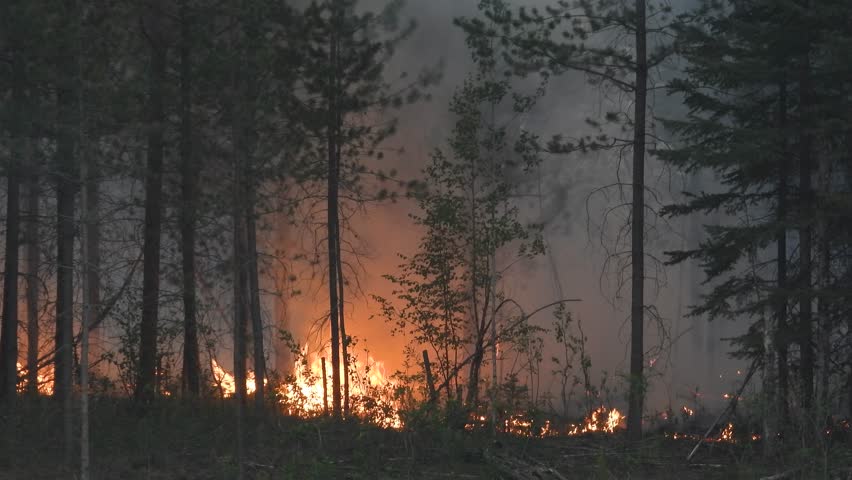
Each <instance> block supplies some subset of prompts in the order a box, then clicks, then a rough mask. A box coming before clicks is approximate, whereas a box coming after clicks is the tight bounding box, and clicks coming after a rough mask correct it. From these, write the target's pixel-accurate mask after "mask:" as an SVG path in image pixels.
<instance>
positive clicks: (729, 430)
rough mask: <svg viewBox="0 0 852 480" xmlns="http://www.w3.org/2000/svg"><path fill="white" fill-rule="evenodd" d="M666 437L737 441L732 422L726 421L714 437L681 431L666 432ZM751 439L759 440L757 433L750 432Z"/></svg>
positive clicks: (708, 440) (722, 441) (719, 441)
mask: <svg viewBox="0 0 852 480" xmlns="http://www.w3.org/2000/svg"><path fill="white" fill-rule="evenodd" d="M665 437H666V438H670V439H672V440H690V441H700V440H703V441H704V442H707V443H737V439H736V438H735V436H734V424H733V423H730V422H728V423H727V424H726V425H725V427H724V428H722V430H721V431H720V432H719V434H718V435H717V436H715V437H707V438H703V439H702V437H701V436H700V435H696V434H691V433H682V432H673V433H666V434H665ZM748 438H749V439H751V441H753V442H756V441H758V440H760V435H759V434H756V433H755V434H751V435H749V437H748Z"/></svg>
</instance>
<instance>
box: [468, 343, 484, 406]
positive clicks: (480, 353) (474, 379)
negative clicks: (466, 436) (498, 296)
mask: <svg viewBox="0 0 852 480" xmlns="http://www.w3.org/2000/svg"><path fill="white" fill-rule="evenodd" d="M484 359H485V331H484V330H483V329H481V328H480V329H479V330H478V331H477V333H476V343H475V344H474V350H473V357H472V358H471V360H470V370H469V371H468V379H467V399H466V402H465V403H466V404H467V406H468V408H471V409H473V408H476V405H477V403H479V375H480V373H481V371H482V361H483V360H484Z"/></svg>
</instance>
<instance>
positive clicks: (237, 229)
mask: <svg viewBox="0 0 852 480" xmlns="http://www.w3.org/2000/svg"><path fill="white" fill-rule="evenodd" d="M234 108H237V109H239V108H241V107H238V106H234ZM237 115H239V114H237ZM237 122H239V121H237ZM239 125H240V123H237V128H235V129H234V139H235V152H234V153H235V162H234V174H235V175H234V197H235V198H234V213H233V224H234V384H235V388H236V401H237V405H236V408H237V464H238V469H239V472H238V475H239V478H243V476H244V472H243V462H244V459H245V446H244V436H245V433H244V423H245V403H246V397H247V391H246V376H247V375H246V326H247V324H248V322H247V321H246V314H247V313H248V312H247V310H248V309H247V305H246V300H247V299H246V282H247V278H246V276H247V275H246V265H245V263H246V255H245V253H246V252H245V250H246V248H245V233H246V226H245V215H244V210H243V208H242V195H241V192H242V191H243V188H242V182H243V180H242V168H243V165H242V162H241V161H240V159H241V158H242V151H241V150H240V149H241V148H242V147H243V145H242V142H241V141H240V140H238V136H241V135H242V131H241V129H240V127H239Z"/></svg>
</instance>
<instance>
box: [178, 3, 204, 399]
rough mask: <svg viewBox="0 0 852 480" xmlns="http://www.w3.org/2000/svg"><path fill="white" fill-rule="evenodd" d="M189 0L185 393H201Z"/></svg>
mask: <svg viewBox="0 0 852 480" xmlns="http://www.w3.org/2000/svg"><path fill="white" fill-rule="evenodd" d="M190 15H191V13H190V11H189V0H182V2H181V6H180V18H181V40H180V41H181V44H180V109H181V110H180V117H181V125H180V129H181V132H180V157H181V170H180V175H181V204H180V220H179V221H180V245H181V273H182V282H183V291H182V294H183V370H182V377H183V382H182V383H181V386H182V388H183V393H184V394H186V395H189V396H192V397H197V396H198V395H199V394H200V393H201V373H200V372H201V356H200V354H199V350H198V320H197V317H196V315H197V305H196V293H195V216H196V204H197V201H198V199H197V196H198V188H197V184H198V179H197V178H198V175H199V171H198V167H197V162H196V161H195V156H194V155H195V153H194V151H193V129H192V83H193V78H192V65H191V63H190V62H191V57H190V55H191V53H190V48H191V47H190V45H191V42H192V24H191V21H192V19H191V17H190Z"/></svg>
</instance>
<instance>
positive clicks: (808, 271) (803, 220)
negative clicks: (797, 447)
mask: <svg viewBox="0 0 852 480" xmlns="http://www.w3.org/2000/svg"><path fill="white" fill-rule="evenodd" d="M809 62H810V57H809V55H808V54H807V53H806V54H805V55H804V56H803V60H802V63H803V64H802V65H801V72H800V79H799V97H800V105H799V108H800V122H801V124H800V127H799V128H800V132H801V133H800V135H801V137H800V139H799V195H800V205H801V210H800V218H799V222H800V225H799V288H800V290H801V296H800V299H799V328H798V330H799V332H798V341H799V350H800V352H801V365H800V369H799V373H800V381H801V395H802V412H803V415H804V416H806V417H809V416H810V415H812V414H813V411H812V407H813V396H814V352H813V346H812V342H813V315H812V293H811V289H812V286H813V285H812V282H811V276H812V261H811V254H812V253H811V250H812V248H813V246H812V231H811V221H812V220H811V219H812V215H813V212H814V208H813V191H812V187H811V175H812V173H813V172H812V165H811V163H812V158H811V157H812V153H813V152H812V141H813V139H812V138H811V134H810V133H808V132H809V129H810V128H811V127H812V124H811V123H810V114H809V110H810V107H811V85H810V65H809Z"/></svg>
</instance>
